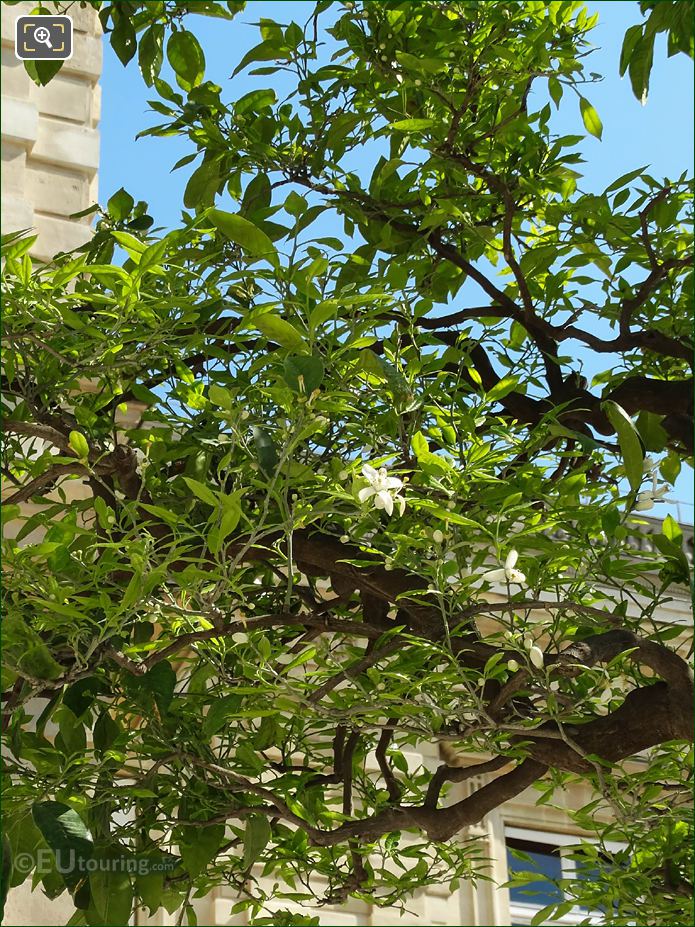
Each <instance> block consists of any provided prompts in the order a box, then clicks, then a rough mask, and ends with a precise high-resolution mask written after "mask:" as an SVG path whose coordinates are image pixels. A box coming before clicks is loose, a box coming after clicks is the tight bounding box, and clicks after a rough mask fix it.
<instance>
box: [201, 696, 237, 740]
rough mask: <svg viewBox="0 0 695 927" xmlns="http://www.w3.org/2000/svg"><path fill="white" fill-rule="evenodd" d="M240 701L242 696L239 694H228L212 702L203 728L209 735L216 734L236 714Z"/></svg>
mask: <svg viewBox="0 0 695 927" xmlns="http://www.w3.org/2000/svg"><path fill="white" fill-rule="evenodd" d="M239 701H240V697H239V696H238V695H226V696H224V697H223V698H220V699H217V701H215V702H213V703H212V705H211V706H210V710H209V711H208V713H207V715H206V716H205V720H204V721H203V729H204V731H205V734H206V735H207V736H208V737H211V736H212V735H213V734H216V733H217V732H218V731H219V730H220V729H221V728H222V727H223V726H224V725H225V724H226V723H227V720H228V719H229V718H233V717H234V716H235V715H236V712H237V709H238V708H239Z"/></svg>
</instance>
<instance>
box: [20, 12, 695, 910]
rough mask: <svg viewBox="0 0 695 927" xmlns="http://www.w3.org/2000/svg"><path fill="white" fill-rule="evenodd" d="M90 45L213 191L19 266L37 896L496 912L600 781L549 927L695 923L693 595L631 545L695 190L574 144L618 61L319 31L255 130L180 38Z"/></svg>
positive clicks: (427, 18)
mask: <svg viewBox="0 0 695 927" xmlns="http://www.w3.org/2000/svg"><path fill="white" fill-rule="evenodd" d="M92 5H93V6H96V7H100V10H101V15H102V20H103V23H104V25H105V27H106V28H107V29H110V30H111V32H110V38H111V41H112V42H113V44H114V47H115V48H116V50H117V51H118V52H119V55H120V56H121V57H122V59H123V60H127V59H128V58H129V57H131V56H132V55H134V54H137V55H138V57H139V62H140V67H141V70H142V73H143V77H144V80H145V82H146V83H147V84H148V85H149V86H151V87H152V89H153V90H154V91H155V92H156V94H157V99H156V100H155V101H154V102H153V104H152V106H153V108H154V110H156V112H157V113H159V114H161V115H162V117H163V119H164V121H163V123H162V124H161V125H159V126H157V127H154V128H153V129H151V130H149V131H150V132H151V133H153V134H157V135H163V136H165V135H170V134H179V135H184V136H186V137H187V138H189V139H190V142H191V149H192V150H191V154H190V155H189V156H188V157H187V158H186V159H184V161H185V162H186V163H190V162H191V161H192V160H193V159H195V158H196V157H197V158H198V161H197V163H196V166H195V169H194V170H193V171H192V173H191V175H190V179H189V181H188V184H187V186H186V192H185V196H184V205H185V210H186V211H185V212H184V213H183V216H182V220H181V224H180V226H179V227H178V228H176V229H174V230H172V231H170V232H169V233H168V234H165V235H156V234H152V233H150V231H149V229H150V228H151V226H152V219H151V218H150V217H149V216H148V215H147V213H146V204H144V203H138V204H135V203H134V202H133V199H132V197H130V195H129V194H128V193H127V192H126V191H125V190H121V191H119V192H118V193H116V194H115V195H114V196H113V197H112V198H111V199H110V200H109V201H108V204H107V205H106V206H105V207H104V208H103V209H100V210H99V211H98V217H97V218H98V221H97V224H96V230H95V234H94V237H93V238H92V239H91V241H90V242H89V243H88V244H87V245H86V246H85V247H84V248H82V249H80V250H78V251H77V252H74V253H71V254H64V255H59V256H57V257H56V259H55V261H54V262H53V263H52V264H50V265H48V266H40V267H38V266H33V265H32V262H31V260H30V259H29V257H28V250H29V248H30V246H31V241H32V239H31V237H27V236H26V235H21V234H18V235H14V236H8V237H7V238H6V240H5V242H4V259H5V265H4V271H3V286H4V303H5V318H4V323H5V331H4V334H5V339H6V341H5V344H6V350H5V355H4V361H3V371H2V377H3V390H4V399H3V403H4V425H3V427H4V437H5V441H4V451H3V454H4V456H3V472H4V474H5V477H6V486H7V490H6V503H7V504H6V507H5V518H6V520H7V521H8V522H9V523H10V525H11V526H12V531H11V532H9V534H10V536H11V538H12V539H11V540H8V541H6V542H5V568H6V569H5V614H4V621H3V630H4V650H3V655H4V663H3V691H4V695H3V700H4V709H5V724H4V729H5V734H6V737H7V747H6V753H5V769H6V774H5V777H4V781H5V784H6V785H7V786H8V789H9V791H8V793H7V797H6V798H5V820H6V834H7V852H6V855H5V858H6V860H8V859H10V857H12V858H14V859H19V858H20V857H21V858H22V859H24V860H26V859H27V854H29V857H28V858H30V859H34V858H36V859H37V860H38V858H39V856H40V853H39V851H40V850H41V849H50V850H51V851H52V852H53V853H54V854H55V859H54V862H53V864H51V865H50V866H48V867H46V866H45V865H44V867H43V868H41V867H39V866H38V863H37V871H36V876H35V878H36V879H37V881H38V880H40V881H41V884H42V886H43V889H44V891H46V892H47V893H48V894H49V895H50V896H55V895H58V894H60V893H61V892H63V891H65V890H66V889H67V890H68V891H69V892H70V893H71V894H72V896H73V898H74V901H75V905H76V913H75V916H74V917H73V919H72V920H71V923H73V924H90V925H97V924H120V923H125V922H126V920H127V918H128V917H129V916H130V912H131V910H132V909H133V907H134V906H139V905H145V906H146V907H148V908H149V910H150V911H151V912H155V911H156V910H157V909H159V908H160V907H161V906H164V907H166V908H168V909H169V910H170V911H174V910H177V909H181V911H182V914H181V917H182V918H183V917H188V918H189V919H190V921H189V922H191V923H192V922H194V921H193V920H192V918H193V914H192V908H191V901H192V899H194V898H196V897H200V896H202V895H204V894H206V893H207V892H209V891H210V890H211V889H213V888H214V887H215V886H217V885H219V884H221V883H224V884H227V885H230V886H232V887H234V888H235V889H236V890H237V891H238V893H239V902H238V905H237V909H240V908H243V907H248V908H249V909H250V910H251V914H252V916H253V917H255V918H259V917H260V919H259V920H256V922H257V923H271V922H274V923H282V924H286V923H293V922H294V923H303V922H310V918H309V919H308V920H307V919H302V918H296V917H295V916H294V915H290V914H288V913H284V914H283V913H281V914H279V915H276V916H275V917H276V919H275V920H272V916H271V920H264V919H263V912H264V910H265V909H266V903H267V902H269V901H270V900H271V897H270V896H271V895H272V900H273V901H274V903H275V904H276V905H277V904H278V903H280V904H281V903H282V899H283V898H286V899H289V900H291V901H293V902H296V901H305V902H307V903H316V902H321V901H323V902H326V901H330V902H332V903H338V902H340V901H341V900H343V899H346V898H347V897H348V896H350V895H353V896H356V897H358V898H362V899H364V900H367V901H369V902H371V903H375V904H402V903H407V899H408V897H409V896H410V895H411V894H412V892H413V891H414V890H415V889H416V888H418V887H420V886H422V885H426V884H431V883H434V882H437V881H445V882H448V883H451V884H452V885H455V884H456V883H457V882H458V880H460V879H471V878H475V877H476V873H478V872H479V871H480V869H481V867H482V865H483V863H484V860H482V859H481V857H480V851H479V849H478V848H477V847H476V844H475V842H471V841H469V840H462V839H461V837H460V835H461V834H462V831H464V829H465V828H466V827H467V826H469V825H472V824H475V823H477V822H479V821H480V820H481V819H482V818H483V817H484V816H485V814H486V813H487V812H489V811H491V810H492V809H494V808H497V807H499V806H500V805H502V804H503V803H504V802H506V801H508V800H510V799H513V798H514V797H515V796H516V795H518V794H519V793H521V792H522V791H523V790H525V789H526V788H528V787H529V786H534V787H535V788H536V789H537V790H538V797H539V800H540V801H543V802H553V800H554V795H555V793H556V790H558V789H562V788H563V787H566V786H567V785H568V784H569V783H571V782H577V781H581V782H584V783H587V784H588V785H590V786H591V787H592V789H593V790H594V791H593V798H592V800H591V802H590V804H588V805H587V806H586V807H585V808H581V809H577V810H576V812H575V813H574V818H575V820H576V822H577V823H578V824H579V825H581V826H582V827H583V828H585V829H586V830H587V831H588V832H589V833H591V834H593V836H594V843H587V844H586V846H585V848H584V850H583V851H582V853H583V858H585V859H587V860H589V861H590V864H591V866H592V867H594V868H596V869H597V872H598V875H597V876H596V878H595V879H594V880H591V881H589V880H579V881H572V880H565V882H564V883H563V885H562V889H563V892H564V900H563V901H562V902H561V903H558V904H557V905H551V906H550V907H549V908H548V909H546V910H545V911H544V912H543V913H542V914H541V918H545V919H547V920H552V918H553V917H557V916H561V915H562V914H563V913H565V912H566V911H567V910H568V909H570V908H571V907H572V906H573V905H574V904H581V905H584V906H585V907H588V908H589V909H592V908H597V907H599V906H601V907H602V908H603V909H604V910H605V914H604V917H605V919H606V922H608V923H615V924H621V923H630V922H634V921H635V920H636V919H639V920H640V921H641V922H649V923H653V924H657V923H658V924H674V923H683V924H685V923H691V913H689V905H690V899H691V896H692V885H691V882H690V876H689V852H690V840H689V838H688V825H687V815H686V810H687V795H688V768H689V765H690V760H691V757H692V754H691V752H690V746H689V743H690V741H691V739H692V676H691V673H690V669H689V666H688V663H687V661H686V660H685V659H684V657H683V655H682V650H681V651H679V646H681V644H680V640H681V639H680V638H679V641H675V642H674V630H673V629H672V628H665V627H664V626H662V625H660V624H659V609H660V606H661V605H662V604H663V603H664V602H665V601H667V600H668V598H669V597H671V596H673V595H674V593H676V592H677V587H678V585H679V584H680V585H681V586H682V587H683V591H685V588H686V587H687V585H688V584H689V581H690V580H689V565H688V561H687V559H686V557H685V554H684V552H683V549H682V537H681V531H680V528H679V526H678V525H677V524H676V522H675V521H674V520H673V519H672V518H670V517H668V518H666V519H665V520H664V521H663V524H661V523H658V524H656V532H657V533H656V534H655V535H654V536H653V544H652V546H651V547H650V548H649V549H648V550H645V549H644V545H641V546H640V545H637V546H636V545H635V544H634V538H635V536H639V535H640V533H641V532H643V529H644V517H643V515H642V513H644V512H647V511H649V510H650V509H653V507H654V505H655V503H656V502H658V501H659V500H660V498H661V496H662V495H663V494H664V492H665V491H666V490H667V489H668V487H669V486H670V485H671V484H672V483H673V481H674V480H675V478H676V476H677V475H678V472H679V469H680V466H681V462H682V461H683V460H691V459H692V450H693V447H692V398H691V395H692V379H691V373H690V366H691V360H692V345H691V342H690V340H689V320H688V315H689V313H688V311H687V310H688V306H689V304H690V298H689V295H690V292H691V291H690V290H689V283H690V280H691V268H690V256H689V255H690V237H689V226H688V219H689V217H690V208H691V206H690V187H689V185H688V183H687V182H686V178H685V175H683V176H682V177H680V178H671V179H663V180H662V179H658V178H654V177H652V176H650V175H649V174H648V173H647V172H646V171H645V170H644V169H641V168H638V169H636V170H634V171H632V172H630V173H628V174H626V175H624V176H622V177H619V178H617V179H616V180H615V182H614V183H612V184H610V186H609V187H608V188H607V189H606V190H604V191H602V192H598V191H590V190H588V189H585V186H584V183H583V180H582V175H581V163H580V158H579V157H578V156H577V155H576V154H574V153H573V148H574V147H575V146H576V144H577V143H578V141H580V139H581V135H580V134H577V135H576V136H563V137H557V136H556V135H554V134H553V131H552V128H551V125H552V114H553V107H560V106H563V107H564V106H566V105H567V106H571V107H575V108H576V113H577V122H578V127H579V128H578V133H579V132H580V131H581V128H580V127H581V126H582V124H583V126H584V127H585V129H586V131H588V132H590V133H591V134H593V135H598V136H600V134H601V122H600V118H599V115H598V114H597V113H596V111H595V110H594V108H593V107H592V105H591V103H590V101H589V99H588V96H589V95H590V88H589V89H587V79H586V78H585V77H584V62H585V59H586V55H587V53H588V51H589V49H590V45H589V38H588V34H589V32H590V29H591V28H592V26H593V24H594V21H595V17H592V16H590V14H589V13H588V12H587V10H586V9H585V8H584V7H583V6H582V5H581V4H579V3H572V2H568V3H549V4H548V3H533V2H529V3H519V4H507V3H498V2H492V3H485V4H478V3H469V2H462V0H460V2H451V3H446V4H444V3H439V2H428V3H421V4H417V5H416V4H410V3H378V4H377V3H365V4H355V3H346V4H344V5H340V4H335V3H330V2H319V3H317V5H316V8H315V12H314V15H312V17H311V18H310V20H309V21H308V22H307V23H306V24H305V25H303V26H302V25H299V24H297V23H294V22H291V23H288V24H283V25H281V24H279V23H276V22H272V21H268V20H263V21H261V23H260V25H259V28H260V43H259V44H258V45H256V46H255V48H254V49H253V50H252V51H251V52H249V53H248V54H247V55H246V56H245V58H244V59H243V60H242V61H241V62H240V63H239V65H238V70H239V69H244V68H249V67H250V68H252V69H253V73H255V74H256V75H258V76H261V77H263V78H264V80H263V81H261V82H260V84H261V86H259V88H258V89H255V90H253V91H251V92H250V93H247V94H245V95H244V96H242V97H240V98H238V99H235V100H232V101H229V102H225V101H224V100H223V94H222V90H221V88H220V87H219V86H216V85H214V84H213V83H211V82H209V81H206V80H205V74H204V68H205V58H204V51H203V49H202V48H201V46H200V44H199V42H198V40H197V39H196V37H195V35H194V34H193V32H191V31H189V29H188V28H187V27H186V26H184V24H183V21H182V14H183V13H184V12H186V10H187V9H188V6H189V5H186V4H172V3H159V4H152V3H150V4H137V3H129V4H118V5H111V6H103V5H100V4H98V3H94V4H92ZM203 6H205V12H208V13H209V14H211V15H218V16H220V17H227V18H231V16H232V15H233V14H234V13H235V12H237V11H238V8H240V7H241V6H242V4H227V6H226V7H224V6H222V5H220V4H214V3H205V4H198V5H197V8H198V9H199V11H200V8H202V7H203ZM645 6H649V5H645ZM669 6H678V5H677V4H675V5H674V4H672V5H669ZM288 12H289V10H288ZM228 28H230V29H233V28H234V25H233V24H232V25H230V26H229V27H228ZM633 45H634V43H633ZM686 50H687V49H686ZM628 51H629V50H628ZM616 54H617V53H616ZM625 54H627V53H625ZM165 55H166V58H167V59H168V62H169V64H170V65H171V67H172V68H173V71H174V72H175V77H176V82H177V84H178V87H177V88H174V87H173V86H171V85H170V84H169V83H167V82H165V81H164V79H162V78H161V77H160V68H161V65H162V61H163V58H164V56H165ZM626 60H627V59H626ZM280 72H282V75H283V82H284V86H285V88H286V86H287V81H288V80H289V81H290V82H291V84H292V90H291V92H290V93H289V95H288V94H287V93H285V96H284V97H283V98H282V99H278V95H277V91H276V89H275V85H276V80H277V77H278V74H279V73H280ZM34 76H35V78H36V79H37V81H38V82H39V83H41V82H46V81H47V80H48V79H50V73H48V72H45V71H44V72H41V73H38V72H37V73H35V74H34ZM536 89H539V90H542V91H543V93H544V92H545V91H546V90H547V91H549V97H550V100H549V102H547V103H543V102H542V99H541V102H540V103H538V102H537V101H538V99H539V94H537V93H535V92H534V91H535V90H536ZM540 96H541V98H542V97H543V94H540ZM227 195H229V197H230V198H231V202H232V203H233V205H231V206H230V205H229V200H222V199H221V198H222V197H223V196H225V197H226V196H227ZM327 214H331V215H332V216H333V219H332V220H331V222H330V223H329V224H327V223H326V221H325V217H326V215H327ZM584 365H586V366H589V367H591V369H592V370H595V369H598V370H599V372H598V373H596V374H595V375H594V376H593V378H592V379H591V381H590V382H589V380H588V379H587V377H586V376H585V375H584V371H583V366H584ZM647 451H648V452H650V454H651V455H652V456H651V457H648V456H646V452H647ZM75 487H81V491H80V492H79V493H75V492H74V489H75ZM654 511H656V510H655V509H654ZM653 526H654V524H653V523H652V527H653ZM676 633H677V632H676ZM438 745H444V747H445V748H446V749H444V750H443V751H442V758H441V759H440V760H439V761H438V763H435V767H434V769H433V768H431V767H430V766H428V765H426V764H425V763H424V762H423V760H422V758H421V757H422V753H421V751H422V750H423V749H425V750H429V751H430V752H432V748H433V747H437V746H438ZM464 755H465V756H466V757H467V758H468V759H467V760H466V761H465V765H463V766H462V765H460V764H461V762H463V761H462V760H461V759H460V757H461V756H464ZM418 757H420V758H418ZM476 757H478V759H477V760H476ZM636 757H638V759H637V760H635V758H636ZM481 774H485V775H486V776H487V779H486V784H484V785H483V786H481V787H480V788H478V789H477V790H474V791H473V792H472V794H470V795H469V796H468V797H460V795H458V796H457V795H456V793H450V786H451V784H452V783H456V782H461V781H463V780H465V779H467V778H470V777H471V776H474V775H475V776H479V775H481ZM604 811H605V812H608V816H606V815H605V814H602V813H600V812H604ZM606 841H620V842H622V843H623V844H624V846H625V849H624V850H622V851H620V852H618V853H616V852H613V853H611V852H610V851H609V850H608V849H607V847H606V846H605V842H606ZM66 855H67V858H68V859H69V861H71V862H69V864H68V865H66V863H65V859H66ZM41 858H42V859H43V858H44V857H41ZM124 858H127V859H129V860H133V862H134V865H133V867H132V868H131V869H129V870H128V869H126V870H125V871H123V870H122V869H118V867H116V866H115V865H114V866H111V867H109V866H107V865H102V864H101V861H103V860H107V861H108V860H112V861H113V860H119V859H120V860H122V859H124ZM51 859H53V857H51ZM88 863H94V865H92V866H91V868H90V866H89V865H87V864H88ZM97 863H99V865H97ZM27 868H31V866H30V867H27V866H26V865H25V866H24V867H23V868H20V867H18V866H16V865H15V867H14V870H13V871H11V873H10V881H11V882H12V884H17V883H18V882H21V881H22V879H23V878H24V877H25V876H26V875H27V873H26V869H27ZM261 877H264V878H261Z"/></svg>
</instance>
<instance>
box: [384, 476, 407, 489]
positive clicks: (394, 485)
mask: <svg viewBox="0 0 695 927" xmlns="http://www.w3.org/2000/svg"><path fill="white" fill-rule="evenodd" d="M383 483H384V489H400V488H401V486H402V485H403V480H399V479H398V477H397V476H386V477H384V480H383Z"/></svg>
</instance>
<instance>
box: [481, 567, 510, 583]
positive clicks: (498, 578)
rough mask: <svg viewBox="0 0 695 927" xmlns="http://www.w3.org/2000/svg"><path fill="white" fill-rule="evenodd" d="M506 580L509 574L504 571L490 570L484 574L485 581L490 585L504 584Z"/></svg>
mask: <svg viewBox="0 0 695 927" xmlns="http://www.w3.org/2000/svg"><path fill="white" fill-rule="evenodd" d="M506 578H507V574H506V573H505V571H504V570H488V571H487V573H483V579H486V580H487V581H488V582H489V583H503V582H504V581H505V579H506Z"/></svg>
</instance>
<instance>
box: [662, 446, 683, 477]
mask: <svg viewBox="0 0 695 927" xmlns="http://www.w3.org/2000/svg"><path fill="white" fill-rule="evenodd" d="M680 472H681V462H680V458H679V457H678V454H676V453H675V452H674V451H669V453H668V454H667V455H666V457H664V459H663V460H662V461H661V462H660V464H659V473H660V474H661V476H662V477H663V478H664V479H665V480H666V482H667V483H670V484H671V485H672V486H673V484H674V483H675V482H676V480H677V479H678V474H679V473H680Z"/></svg>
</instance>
